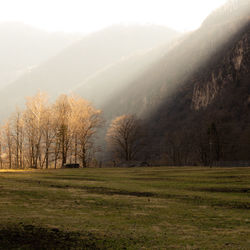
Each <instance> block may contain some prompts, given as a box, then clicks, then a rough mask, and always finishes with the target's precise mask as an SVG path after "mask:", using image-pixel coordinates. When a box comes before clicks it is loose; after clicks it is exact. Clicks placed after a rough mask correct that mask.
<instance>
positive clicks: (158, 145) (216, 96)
mask: <svg viewBox="0 0 250 250" xmlns="http://www.w3.org/2000/svg"><path fill="white" fill-rule="evenodd" d="M249 7H250V5H249V2H248V1H229V2H228V3H227V4H226V5H225V6H223V7H222V8H220V9H218V10H216V11H215V12H214V13H212V14H211V16H209V17H208V18H207V19H206V20H205V21H204V23H203V25H202V26H201V28H200V29H198V30H197V31H194V32H193V33H191V34H189V35H187V36H186V37H185V39H183V41H182V42H181V43H179V44H177V45H176V46H175V47H174V48H173V49H172V50H171V51H169V52H168V53H167V54H166V55H165V57H163V58H162V59H161V60H160V61H158V62H156V63H155V65H154V66H153V67H151V68H150V69H149V70H148V71H147V72H145V73H144V74H142V76H141V77H139V78H138V79H137V80H136V81H133V82H132V83H131V84H130V86H129V87H128V88H127V89H126V90H123V92H122V93H120V94H118V95H117V96H116V97H115V98H113V99H111V100H110V102H109V104H107V105H106V106H104V108H103V109H104V112H105V113H106V114H107V117H108V119H112V118H113V117H115V116H119V115H122V114H128V113H130V114H131V113H136V114H137V115H139V116H140V117H141V118H143V119H145V120H146V123H145V129H146V130H147V131H148V140H147V143H146V144H145V146H144V149H143V150H142V153H141V157H142V158H144V159H145V160H155V159H157V160H160V159H162V160H163V161H165V162H168V163H170V164H178V165H180V164H194V163H197V164H200V163H202V164H210V163H211V161H213V162H219V161H229V160H230V161H239V160H249V155H250V154H249V152H250V137H249V136H250V133H249V132H250V128H249V124H250V123H249V122H250V118H249V107H250V105H249V96H250V89H249V86H250V85H249V79H250V78H249V68H250V64H249V63H250V62H249V46H250V45H249V30H250V26H249V20H250V19H249V17H250V16H249V13H250V12H249V10H250V8H249ZM215 16H216V19H215V18H214V17H215ZM113 103H116V105H113Z"/></svg>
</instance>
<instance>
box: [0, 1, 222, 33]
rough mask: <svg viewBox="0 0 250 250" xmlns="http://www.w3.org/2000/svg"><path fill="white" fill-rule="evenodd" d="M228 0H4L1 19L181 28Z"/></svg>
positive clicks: (52, 25)
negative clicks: (152, 25) (156, 25)
mask: <svg viewBox="0 0 250 250" xmlns="http://www.w3.org/2000/svg"><path fill="white" fill-rule="evenodd" d="M225 2H226V0H209V1H201V0H188V1H187V0H174V1H173V0H105V1H103V0H21V1H20V0H1V1H0V22H5V21H14V22H16V21H17V22H23V23H26V24H30V25H33V26H36V27H39V28H42V29H45V30H48V31H65V32H84V33H89V32H92V31H96V30H99V29H101V28H104V27H106V26H110V25H113V24H121V23H122V24H130V23H136V24H158V25H164V26H168V27H171V28H173V29H176V30H178V31H188V30H193V29H195V28H198V27H199V25H200V24H201V22H202V21H203V20H204V18H206V16H207V15H208V14H209V13H210V12H211V11H212V10H213V9H216V8H218V7H219V6H220V5H222V4H223V3H225Z"/></svg>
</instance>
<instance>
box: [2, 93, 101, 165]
mask: <svg viewBox="0 0 250 250" xmlns="http://www.w3.org/2000/svg"><path fill="white" fill-rule="evenodd" d="M102 121H103V119H102V116H101V111H100V110H97V109H95V108H94V107H93V106H92V105H91V104H90V103H89V102H87V101H86V100H84V99H82V98H80V97H77V96H73V95H72V96H68V95H61V96H59V97H58V98H57V99H56V101H55V102H54V103H52V104H51V103H50V102H49V99H48V96H47V94H45V93H42V92H39V93H37V94H36V95H35V96H33V97H29V98H27V101H26V105H25V108H24V109H23V110H21V109H19V108H17V109H16V111H15V112H14V113H13V114H12V115H11V116H10V117H9V118H8V119H7V121H5V123H4V124H3V126H2V127H1V130H0V166H1V168H4V167H6V168H20V169H22V168H27V167H32V168H49V167H54V168H57V167H62V166H64V165H65V164H66V163H81V165H82V167H87V166H88V165H89V163H90V161H91V160H92V159H93V154H94V152H95V150H96V149H95V147H94V143H93V141H94V137H95V135H96V132H97V129H98V128H99V127H100V126H101V125H102Z"/></svg>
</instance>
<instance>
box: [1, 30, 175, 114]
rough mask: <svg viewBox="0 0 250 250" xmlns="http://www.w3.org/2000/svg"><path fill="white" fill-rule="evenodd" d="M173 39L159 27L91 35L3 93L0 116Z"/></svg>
mask: <svg viewBox="0 0 250 250" xmlns="http://www.w3.org/2000/svg"><path fill="white" fill-rule="evenodd" d="M176 35H177V32H175V31H173V30H170V29H167V28H164V27H159V26H113V27H110V28H107V29H105V30H102V31H100V32H96V33H94V34H91V35H89V36H87V37H85V38H83V39H82V40H80V41H79V42H78V43H76V44H74V45H72V46H71V47H69V48H67V49H65V50H64V51H62V52H61V53H60V54H58V55H57V56H54V57H53V58H51V59H50V60H48V61H47V62H45V63H43V64H42V65H40V66H39V67H37V68H34V69H33V70H31V71H30V72H29V73H27V74H25V75H24V76H22V77H21V78H20V79H18V80H17V81H15V82H13V83H12V84H10V85H8V86H7V87H6V88H5V89H3V90H2V91H1V93H0V102H1V105H0V116H1V117H4V116H6V115H7V114H8V113H9V111H10V110H13V109H14V107H15V105H16V103H22V102H23V100H24V97H25V96H27V95H33V94H34V93H35V92H37V91H38V90H39V89H40V90H42V91H47V92H48V93H49V94H50V95H51V96H52V97H55V96H56V95H58V94H60V93H63V92H66V91H70V90H73V89H74V88H75V87H76V86H77V85H79V84H81V83H83V82H84V81H85V79H87V78H89V77H90V76H91V75H93V74H96V73H97V72H98V71H101V70H102V69H103V68H105V67H107V66H108V65H111V64H114V63H115V62H118V61H120V60H121V59H122V58H123V57H128V56H130V55H133V54H134V53H137V52H138V51H143V50H149V49H151V48H154V47H157V46H158V45H160V44H162V43H164V42H168V41H169V40H171V39H173V38H174V37H175V36H176ZM97 91H98V90H97ZM3 104H4V105H3Z"/></svg>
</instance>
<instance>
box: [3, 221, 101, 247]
mask: <svg viewBox="0 0 250 250" xmlns="http://www.w3.org/2000/svg"><path fill="white" fill-rule="evenodd" d="M72 248H73V249H75V248H81V249H98V248H97V246H96V244H95V238H94V237H93V236H92V235H89V238H86V239H82V238H81V237H80V234H79V233H72V232H71V233H69V232H62V231H59V230H58V229H57V228H52V229H48V228H40V227H35V226H32V225H22V224H19V225H14V226H10V227H6V226H5V227H1V228H0V249H72Z"/></svg>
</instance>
